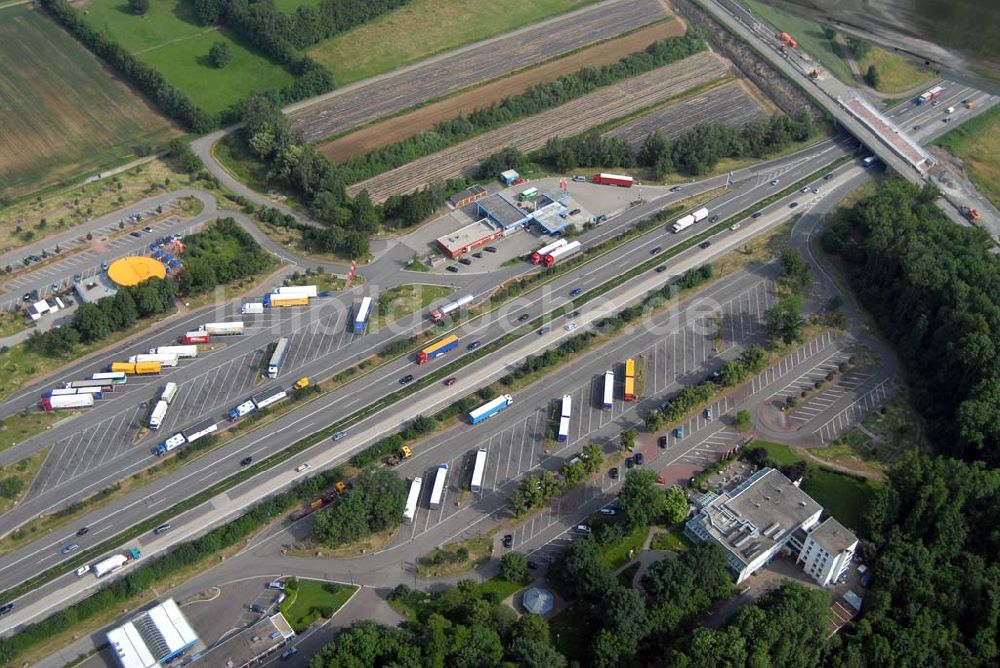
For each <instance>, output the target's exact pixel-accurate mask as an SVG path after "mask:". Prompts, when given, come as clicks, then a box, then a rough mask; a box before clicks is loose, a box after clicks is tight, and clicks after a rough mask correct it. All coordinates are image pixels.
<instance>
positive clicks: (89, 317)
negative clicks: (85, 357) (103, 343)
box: [72, 304, 111, 343]
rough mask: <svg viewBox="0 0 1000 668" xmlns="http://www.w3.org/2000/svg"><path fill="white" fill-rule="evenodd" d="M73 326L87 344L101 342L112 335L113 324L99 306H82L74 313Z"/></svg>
mask: <svg viewBox="0 0 1000 668" xmlns="http://www.w3.org/2000/svg"><path fill="white" fill-rule="evenodd" d="M72 325H73V329H75V330H76V331H78V332H80V338H81V339H82V340H83V341H84V342H85V343H89V342H91V341H100V340H101V339H103V338H104V337H106V336H107V335H108V334H110V333H111V324H110V323H109V322H108V318H107V316H106V315H105V314H104V311H102V310H101V308H100V307H99V306H98V305H97V304H80V307H79V308H78V309H76V311H75V312H74V313H73V319H72Z"/></svg>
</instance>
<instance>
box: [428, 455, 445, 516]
mask: <svg viewBox="0 0 1000 668" xmlns="http://www.w3.org/2000/svg"><path fill="white" fill-rule="evenodd" d="M447 479H448V465H447V464H441V466H439V467H438V470H437V475H435V476H434V487H433V488H431V498H430V507H431V510H435V509H437V508H440V507H441V501H443V500H444V486H445V482H446V481H447Z"/></svg>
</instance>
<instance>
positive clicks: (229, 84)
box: [85, 0, 293, 114]
mask: <svg viewBox="0 0 1000 668" xmlns="http://www.w3.org/2000/svg"><path fill="white" fill-rule="evenodd" d="M85 11H86V15H85V19H86V21H87V23H89V24H90V25H91V26H92V27H94V28H96V29H97V30H100V31H101V32H102V33H104V34H105V35H107V36H108V37H110V38H111V39H113V40H115V41H116V42H118V43H119V44H121V45H122V46H123V47H124V48H126V49H127V50H129V51H131V52H132V53H134V54H135V55H136V56H137V57H138V58H139V59H140V60H142V61H143V62H145V63H146V64H148V65H151V66H153V67H155V68H156V69H158V70H159V71H160V72H161V73H162V74H163V76H164V77H166V79H167V81H169V82H170V83H171V84H173V85H174V86H176V87H177V88H179V89H181V90H182V91H184V92H185V93H187V94H188V96H189V97H190V98H191V100H192V101H193V102H194V103H195V104H197V105H198V106H200V107H201V108H202V109H204V110H205V111H207V112H208V113H210V114H214V113H218V112H220V111H222V110H223V109H226V108H228V107H230V106H231V105H233V104H234V103H236V102H238V101H239V100H241V99H243V98H245V97H246V96H247V95H249V94H250V93H251V92H253V91H258V90H272V89H278V88H283V87H284V86H287V85H289V84H290V83H292V80H293V77H292V74H291V73H290V72H288V71H287V70H285V68H283V67H282V66H281V65H278V64H277V63H273V62H271V61H270V60H268V59H267V58H265V57H264V56H262V55H260V54H259V53H257V52H255V51H253V50H252V49H251V48H250V47H248V46H247V45H245V44H243V43H242V42H241V41H240V40H238V39H235V38H233V37H232V36H230V35H228V34H227V33H225V32H221V31H218V30H216V29H215V28H209V27H205V26H202V25H199V24H198V20H197V19H196V18H195V13H194V1H193V0H156V2H152V3H150V6H149V11H148V12H147V13H146V14H145V15H143V16H137V15H135V14H133V13H131V12H130V11H128V6H127V3H126V2H125V0H92V2H90V4H88V5H87V6H86V9H85ZM216 42H226V43H228V44H229V47H230V49H231V51H232V54H233V61H232V62H231V63H229V65H227V66H226V67H224V68H222V69H218V68H215V67H213V66H212V64H211V63H210V62H209V60H208V51H209V49H211V48H212V45H213V44H215V43H216Z"/></svg>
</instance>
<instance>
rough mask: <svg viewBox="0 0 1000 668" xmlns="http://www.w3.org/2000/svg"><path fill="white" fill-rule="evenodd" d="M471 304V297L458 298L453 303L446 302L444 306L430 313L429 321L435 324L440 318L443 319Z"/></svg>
mask: <svg viewBox="0 0 1000 668" xmlns="http://www.w3.org/2000/svg"><path fill="white" fill-rule="evenodd" d="M471 303H472V295H464V296H462V297H459V298H458V299H456V300H455V301H452V302H448V303H447V304H445V305H444V306H441V307H439V308H436V309H434V310H433V311H431V319H432V320H434V322H437V321H439V320H441V319H442V318H444V317H445V316H446V315H448V314H449V313H451V312H452V311H457V310H458V309H460V308H462V307H463V306H465V305H466V304H471Z"/></svg>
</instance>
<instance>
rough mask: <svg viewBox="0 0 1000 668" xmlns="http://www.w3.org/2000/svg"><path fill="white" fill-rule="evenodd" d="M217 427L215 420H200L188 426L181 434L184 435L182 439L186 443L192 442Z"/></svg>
mask: <svg viewBox="0 0 1000 668" xmlns="http://www.w3.org/2000/svg"><path fill="white" fill-rule="evenodd" d="M218 428H219V425H217V424H216V423H215V420H213V419H212V418H208V419H207V420H202V421H201V422H199V423H197V424H195V425H193V426H191V427H188V428H187V429H185V430H184V431H182V432H181V434H183V435H184V440H185V441H186V442H187V443H194V442H195V441H197V440H198V439H199V438H202V437H205V436H208V435H209V434H211V433H213V432H215V431H216V430H217V429H218Z"/></svg>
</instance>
